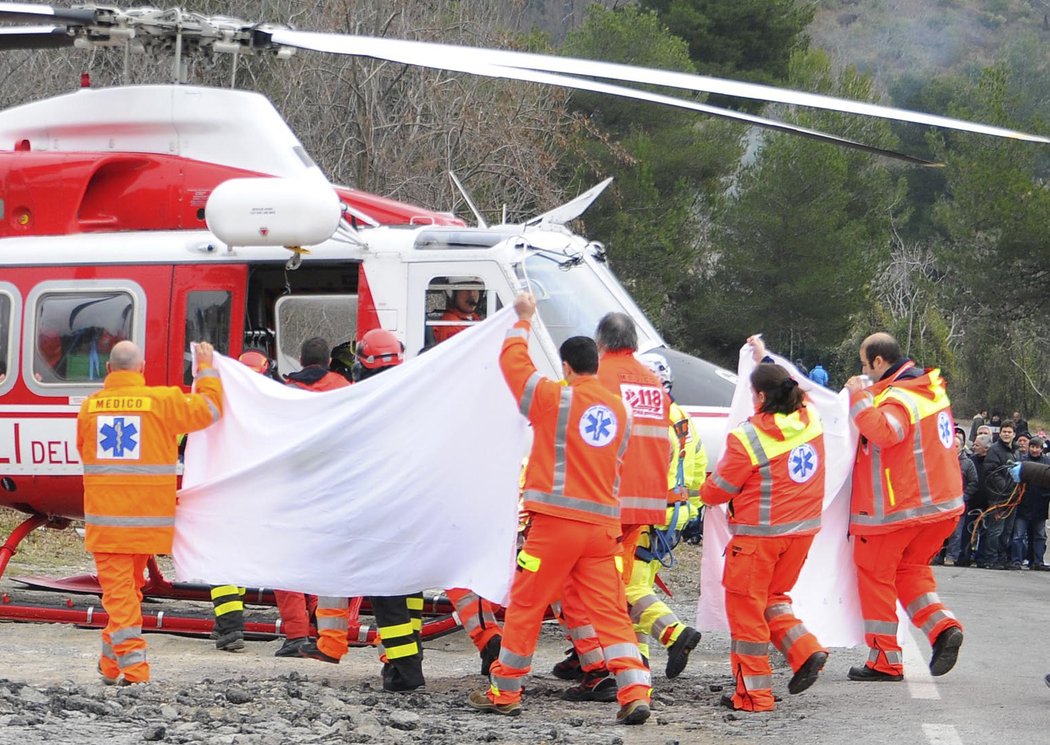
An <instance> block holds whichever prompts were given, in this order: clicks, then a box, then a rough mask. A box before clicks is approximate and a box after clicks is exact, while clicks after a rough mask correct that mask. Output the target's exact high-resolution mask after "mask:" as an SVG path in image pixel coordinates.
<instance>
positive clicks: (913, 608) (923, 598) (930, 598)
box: [904, 592, 941, 618]
mask: <svg viewBox="0 0 1050 745" xmlns="http://www.w3.org/2000/svg"><path fill="white" fill-rule="evenodd" d="M940 602H941V599H940V598H939V597H938V596H937V593H935V592H926V593H923V594H922V595H920V596H919V597H917V598H915V599H914V600H912V601H911V602H910V603H908V607H907V608H905V609H904V610H906V611H907V612H908V617H909V618H914V617H915V615H916V614H917V613H918V612H919V611H921V610H922V609H923V608H926V607H927V606H930V605H939V604H940Z"/></svg>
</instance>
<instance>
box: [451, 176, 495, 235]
mask: <svg viewBox="0 0 1050 745" xmlns="http://www.w3.org/2000/svg"><path fill="white" fill-rule="evenodd" d="M448 177H449V178H450V179H452V183H453V184H455V185H456V188H457V189H459V193H460V194H462V195H463V199H464V200H466V202H467V206H468V207H470V211H471V212H473V213H474V217H475V218H477V221H478V227H479V228H487V227H488V223H486V222H485V218H484V217H482V216H481V212H480V211H479V210H478V208H477V207H476V206H475V205H474V200H473V199H471V198H470V194H468V193H467V190H466V189H464V188H463V184H461V183H460V182H459V179H458V178H456V174H455V173H453V172H452V171H449V172H448Z"/></svg>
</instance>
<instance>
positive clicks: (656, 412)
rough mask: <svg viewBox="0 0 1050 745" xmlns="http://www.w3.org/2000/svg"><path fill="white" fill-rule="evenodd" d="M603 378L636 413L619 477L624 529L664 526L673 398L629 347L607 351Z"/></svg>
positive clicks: (600, 374)
mask: <svg viewBox="0 0 1050 745" xmlns="http://www.w3.org/2000/svg"><path fill="white" fill-rule="evenodd" d="M598 379H599V380H600V381H601V382H602V385H604V386H605V387H606V388H608V389H609V390H610V391H612V392H613V393H615V394H616V395H618V396H619V397H620V398H621V399H622V400H623V405H624V407H625V408H626V409H627V411H628V412H629V413H630V415H631V441H630V443H629V444H628V445H627V453H626V455H624V460H623V472H622V474H621V481H620V519H621V522H622V524H623V525H624V527H625V528H626V527H627V526H630V525H663V524H664V522H665V521H666V519H667V515H666V511H667V469H668V468H669V467H670V464H671V443H670V442H669V441H668V439H667V429H668V427H670V426H671V419H670V414H669V412H670V408H671V399H670V398H669V397H668V395H667V393H666V392H665V391H664V387H663V386H662V385H661V384H660V380H659V379H658V378H657V377H656V376H655V375H653V374H652V372H650V370H649V368H647V367H646V366H645V365H643V364H642V363H641V362H639V361H638V360H637V359H635V357H634V354H633V353H632V352H630V351H628V350H619V351H616V352H606V353H605V354H603V355H602V357H601V363H600V364H599V366H598Z"/></svg>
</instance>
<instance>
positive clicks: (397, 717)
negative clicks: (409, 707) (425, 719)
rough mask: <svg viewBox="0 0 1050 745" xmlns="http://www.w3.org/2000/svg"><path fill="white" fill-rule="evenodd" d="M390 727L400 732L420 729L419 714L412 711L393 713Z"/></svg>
mask: <svg viewBox="0 0 1050 745" xmlns="http://www.w3.org/2000/svg"><path fill="white" fill-rule="evenodd" d="M390 726H391V727H393V728H394V729H399V730H413V729H416V728H417V727H419V714H415V713H413V712H411V711H393V712H391V713H390Z"/></svg>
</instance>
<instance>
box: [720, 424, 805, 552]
mask: <svg viewBox="0 0 1050 745" xmlns="http://www.w3.org/2000/svg"><path fill="white" fill-rule="evenodd" d="M700 496H701V498H702V499H703V500H704V503H705V504H722V503H724V502H730V501H731V502H732V504H731V507H730V511H729V522H730V523H731V524H732V525H733V527H734V533H735V534H736V535H757V536H787V535H811V534H813V533H816V532H817V531H818V530H819V529H820V513H821V510H822V509H823V505H824V430H823V426H822V425H821V422H820V417H819V416H818V415H817V413H816V411H814V410H812V409H810V407H808V406H803V407H802V408H801V409H799V410H798V411H795V412H792V413H791V414H755V415H754V416H752V417H750V418H749V419H748V420H747V421H746V422H744V424H743V425H741V426H739V427H737V428H736V429H734V430H733V431H732V432H730V433H729V435H728V437H726V447H725V451H724V452H723V454H722V459H721V460H720V461H718V465H717V466H716V468H715V472H714V473H713V474H712V475H711V477H710V478H708V479H707V481H705V482H704V485H703V486H702V487H701V488H700Z"/></svg>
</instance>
